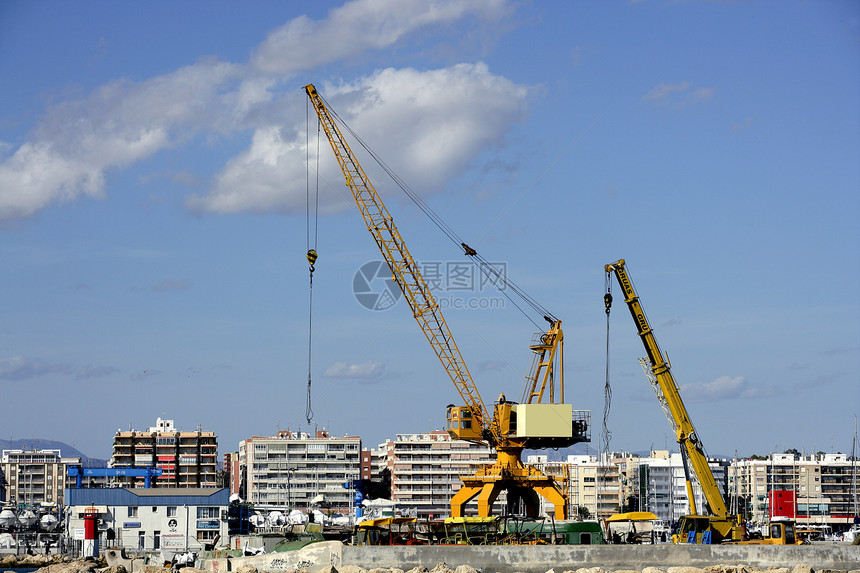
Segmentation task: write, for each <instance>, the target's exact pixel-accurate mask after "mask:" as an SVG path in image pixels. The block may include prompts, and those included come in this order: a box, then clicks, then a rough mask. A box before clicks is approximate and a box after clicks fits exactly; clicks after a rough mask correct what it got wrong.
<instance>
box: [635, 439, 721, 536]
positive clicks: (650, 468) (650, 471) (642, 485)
mask: <svg viewBox="0 0 860 573" xmlns="http://www.w3.org/2000/svg"><path fill="white" fill-rule="evenodd" d="M727 465H728V462H727V461H725V460H723V461H720V460H716V459H714V460H709V461H708V466H709V467H710V468H711V473H712V474H714V480H715V481H716V482H717V488H718V489H719V490H720V494H721V495H722V496H723V499H724V500H726V505H727V507H729V508H730V510H731V505H730V503H731V500H730V498H729V496H727V487H726V484H727V479H726V476H727ZM638 466H639V469H638V472H637V475H636V483H635V486H636V492H635V493H636V495H637V497H638V500H639V508H637V509H639V510H641V511H650V512H652V513H653V514H654V515H656V516H657V518H658V519H662V520H665V521H667V522H669V523H675V522H676V521H677V520H679V519H680V518H681V517H682V516H684V515H689V514H690V513H692V508H691V507H690V500H689V498H688V496H687V480H686V477H685V475H684V462H683V459H682V458H681V454H680V453H672V454H670V453H669V452H668V451H667V450H658V451H653V452H651V457H648V458H640V459H639V464H638ZM690 471H691V472H692V468H691V470H690ZM693 501H694V503H695V505H696V511H697V512H698V513H700V514H701V513H706V501H705V497H704V494H703V492H702V488H701V487H700V486H699V481H698V479H696V476H695V473H693Z"/></svg>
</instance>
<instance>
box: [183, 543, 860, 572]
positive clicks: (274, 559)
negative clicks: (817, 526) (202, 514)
mask: <svg viewBox="0 0 860 573" xmlns="http://www.w3.org/2000/svg"><path fill="white" fill-rule="evenodd" d="M442 562H444V563H445V564H447V565H448V566H449V567H451V568H452V569H454V568H456V567H457V566H458V565H471V566H472V567H474V568H475V569H478V570H479V571H481V572H482V573H493V572H497V573H518V572H519V573H545V572H546V571H549V570H550V569H554V570H555V571H556V573H561V572H562V571H570V570H576V569H579V568H583V567H601V568H603V569H605V570H618V569H627V570H630V569H633V570H637V571H641V570H642V569H644V568H645V567H660V568H661V569H663V570H666V569H667V568H669V567H678V566H692V567H699V568H704V567H708V566H711V565H739V564H743V565H749V566H753V567H757V568H760V569H766V568H768V567H788V568H790V569H791V568H793V567H794V566H795V565H797V564H800V563H805V564H807V565H810V566H811V567H812V568H813V569H814V570H816V571H821V570H824V569H831V570H844V571H851V570H858V569H860V546H852V545H797V546H767V545H759V546H753V545H747V546H738V545H735V546H726V545H650V546H649V545H639V546H623V545H621V546H619V545H581V546H571V545H561V546H559V545H556V546H553V545H541V546H511V545H507V546H451V545H433V546H411V547H407V546H400V547H352V546H348V545H342V544H340V543H338V542H325V543H314V544H312V545H309V546H308V547H305V548H304V549H302V550H300V551H291V552H285V553H270V554H267V555H260V556H257V557H241V558H235V559H229V560H227V559H223V560H222V559H218V560H211V561H208V562H206V561H202V562H199V563H198V565H197V566H198V567H200V568H201V569H206V570H208V571H212V572H213V573H224V572H226V571H237V570H238V569H239V568H240V567H241V566H243V565H253V566H255V567H256V568H257V569H258V570H259V571H261V572H266V571H267V572H282V571H286V570H290V569H306V570H308V571H310V572H314V571H330V568H331V567H332V566H333V567H335V568H336V569H340V568H342V567H344V566H347V565H356V566H359V567H362V568H364V569H367V570H370V569H374V568H399V569H403V570H407V571H408V570H409V569H411V568H413V567H417V566H424V567H427V568H428V569H432V568H433V567H435V566H436V565H437V564H438V563H442Z"/></svg>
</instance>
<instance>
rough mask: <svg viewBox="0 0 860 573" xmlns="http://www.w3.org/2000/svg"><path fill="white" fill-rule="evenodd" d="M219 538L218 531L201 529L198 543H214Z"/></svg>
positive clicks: (198, 534) (198, 533)
mask: <svg viewBox="0 0 860 573" xmlns="http://www.w3.org/2000/svg"><path fill="white" fill-rule="evenodd" d="M217 536H218V530H217V529H201V530H199V531H198V532H197V541H212V540H214V539H215V537H217Z"/></svg>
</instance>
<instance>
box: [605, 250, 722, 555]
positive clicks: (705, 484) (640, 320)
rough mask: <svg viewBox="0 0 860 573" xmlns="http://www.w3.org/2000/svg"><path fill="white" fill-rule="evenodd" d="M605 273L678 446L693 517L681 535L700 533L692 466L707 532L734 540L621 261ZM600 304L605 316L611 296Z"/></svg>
mask: <svg viewBox="0 0 860 573" xmlns="http://www.w3.org/2000/svg"><path fill="white" fill-rule="evenodd" d="M605 271H606V274H607V277H608V276H609V275H610V274H614V275H615V278H616V279H617V281H618V284H619V285H620V286H621V290H622V291H623V292H624V302H625V303H626V304H627V308H628V309H629V310H630V315H631V316H632V317H633V322H635V323H636V329H637V331H638V334H639V338H640V339H641V340H642V344H643V345H644V346H645V352H646V353H647V354H648V362H649V364H650V367H651V372H652V373H653V375H654V377H655V378H656V380H657V383H658V385H659V390H660V392H661V394H662V397H663V399H664V405H665V407H666V409H667V410H668V412H669V414H670V415H671V418H672V421H673V422H674V424H673V426H674V428H675V432H676V438H677V440H678V445H679V446H680V450H681V455H682V459H683V460H684V471H685V473H686V478H687V496H688V498H689V501H690V508H691V509H692V513H693V514H694V515H691V516H685V520H686V521H687V523H686V524H682V527H681V531H682V532H686V531H685V529H684V527H685V525H686V527H687V528H688V529H689V528H691V527H692V528H694V529H693V530H694V531H703V525H702V523H703V519H702V518H703V516H697V515H695V514H696V513H697V512H696V506H695V503H694V501H693V491H692V485H691V480H690V475H689V467H688V463H689V464H690V465H692V466H693V470H694V471H695V473H696V477H697V478H698V480H699V484H700V485H701V487H702V494H703V495H704V497H705V500H706V501H707V505H708V507H707V509H708V512H709V514H710V516H712V517H710V518H708V521H709V522H710V523H709V525H708V529H709V530H711V531H712V533H713V534H714V535H715V536H718V537H719V538H720V539H723V538H726V537H727V536H729V535H730V534H731V535H732V537H738V536H739V530H738V531H736V530H737V528H736V525H737V518H736V517H735V516H731V515H729V511H728V509H727V507H726V502H725V500H724V499H723V496H722V494H721V493H720V490H719V488H718V487H717V482H716V480H715V479H714V474H713V472H712V471H711V467H710V466H709V465H708V458H707V456H706V455H705V451H704V449H703V447H702V443H701V441H699V437H698V436H697V435H696V428H695V426H693V423H692V422H691V421H690V415H689V413H688V412H687V408H686V407H685V406H684V402H683V400H681V394H680V392H679V390H678V385H677V383H676V382H675V378H674V376H672V371H671V368H670V364H669V359H668V356H666V357H664V354H663V352H662V351H661V350H660V346H659V345H658V344H657V339H656V338H655V337H654V332H653V331H652V330H651V326H650V324H649V323H648V319H647V318H646V316H645V311H644V310H642V305H641V303H640V302H639V296H638V295H637V294H636V291H635V290H634V289H633V283H632V281H631V280H630V277H629V275H628V274H627V269H626V268H625V261H624V259H621V260H619V261H617V262H614V263H611V264H608V265H606V266H605ZM604 302H605V304H606V312H607V314H609V308H610V307H611V304H612V295H611V293H609V292H607V294H606V295H605V296H604ZM695 518H699V519H698V524H697V523H696V519H695ZM715 541H716V539H715Z"/></svg>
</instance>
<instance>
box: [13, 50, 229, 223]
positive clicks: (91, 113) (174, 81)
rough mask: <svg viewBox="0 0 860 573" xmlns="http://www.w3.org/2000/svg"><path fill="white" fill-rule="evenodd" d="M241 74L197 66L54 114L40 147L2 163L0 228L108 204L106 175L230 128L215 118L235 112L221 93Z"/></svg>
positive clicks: (107, 89) (111, 89)
mask: <svg viewBox="0 0 860 573" xmlns="http://www.w3.org/2000/svg"><path fill="white" fill-rule="evenodd" d="M235 71H236V68H235V66H231V65H229V64H220V63H217V62H210V63H201V64H196V65H193V66H188V67H185V68H182V69H180V70H177V71H176V72H173V73H171V74H167V75H164V76H159V77H156V78H153V79H151V80H148V81H146V82H142V83H138V84H135V83H131V82H126V81H118V82H114V83H111V84H107V85H104V86H102V87H100V88H99V89H97V90H95V91H94V92H93V93H92V94H91V95H90V96H89V97H88V98H87V99H85V100H80V101H68V102H64V103H62V104H60V105H57V106H55V107H54V108H52V109H50V110H49V111H48V113H47V114H46V115H45V117H44V118H42V120H41V122H40V123H39V125H38V127H37V129H36V130H35V131H34V138H33V141H29V142H26V143H24V144H23V145H21V146H20V147H19V148H18V149H17V150H16V151H15V152H14V153H13V154H12V155H11V157H8V158H6V159H5V160H4V161H2V162H0V221H2V220H9V219H15V218H22V217H28V216H30V215H33V214H34V213H36V212H37V211H39V210H40V209H43V208H45V207H47V206H48V205H50V204H52V203H62V202H64V201H69V200H71V199H74V198H76V197H78V196H81V195H84V196H90V197H102V196H103V194H104V187H105V171H106V170H108V169H110V168H112V167H120V166H125V165H128V164H131V163H134V162H136V161H139V160H141V159H144V158H146V157H149V156H151V155H152V154H154V153H155V152H157V151H159V150H161V149H164V148H165V147H168V146H170V145H173V144H175V143H177V142H178V141H180V140H182V139H183V138H185V137H187V136H188V135H191V134H193V133H196V132H197V131H199V130H200V129H203V128H204V127H205V128H206V129H213V130H216V129H219V128H221V129H229V128H230V122H229V121H228V122H226V123H225V122H224V121H223V120H218V119H213V118H219V117H224V115H225V113H223V112H225V111H229V107H228V106H227V103H228V100H229V98H226V97H224V96H222V95H221V94H220V93H219V92H220V89H221V87H222V86H224V85H225V84H229V83H230V82H231V81H232V80H233V79H234V76H235ZM226 115H228V116H229V114H226Z"/></svg>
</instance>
